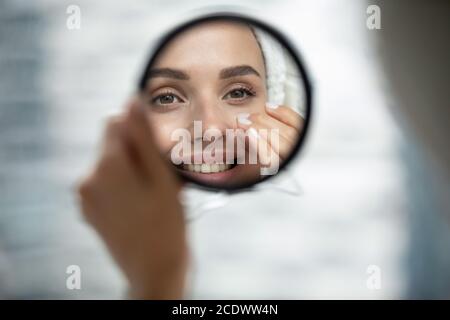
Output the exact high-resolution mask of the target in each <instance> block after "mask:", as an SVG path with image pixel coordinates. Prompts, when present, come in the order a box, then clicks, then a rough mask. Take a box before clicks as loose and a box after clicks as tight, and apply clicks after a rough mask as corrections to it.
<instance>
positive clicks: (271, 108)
mask: <svg viewBox="0 0 450 320" xmlns="http://www.w3.org/2000/svg"><path fill="white" fill-rule="evenodd" d="M266 111H267V113H268V114H269V115H271V116H272V117H274V118H275V119H278V120H279V121H281V122H283V123H285V124H287V125H288V126H290V127H292V128H295V129H296V130H298V131H301V129H302V127H303V123H304V119H303V118H302V117H301V116H300V115H299V114H298V113H297V112H295V111H294V110H293V109H292V108H289V107H287V106H276V105H273V104H269V103H268V104H266Z"/></svg>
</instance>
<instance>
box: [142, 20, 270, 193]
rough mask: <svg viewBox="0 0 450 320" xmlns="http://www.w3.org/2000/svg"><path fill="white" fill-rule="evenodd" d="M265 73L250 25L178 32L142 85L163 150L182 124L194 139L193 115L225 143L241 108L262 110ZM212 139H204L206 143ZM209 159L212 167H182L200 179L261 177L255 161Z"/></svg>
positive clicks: (235, 181)
mask: <svg viewBox="0 0 450 320" xmlns="http://www.w3.org/2000/svg"><path fill="white" fill-rule="evenodd" d="M265 78H266V74H265V67H264V60H263V56H262V53H261V49H260V47H259V45H258V42H257V40H256V38H255V36H254V34H253V32H252V30H251V29H250V27H249V26H247V25H244V24H239V23H235V22H210V23H203V24H200V25H197V26H194V27H192V28H190V29H188V30H187V31H184V32H182V33H180V34H179V35H177V37H176V38H174V39H172V40H171V41H170V42H169V43H167V44H166V45H165V47H164V49H163V51H162V52H161V53H160V54H159V55H158V57H157V59H156V61H155V63H154V64H153V65H152V68H151V71H150V72H149V78H148V82H147V86H146V88H145V91H144V98H145V102H146V104H147V106H148V119H149V121H150V122H151V125H152V128H153V130H154V133H155V138H156V143H157V144H158V146H159V148H160V149H161V150H162V153H163V154H165V155H167V157H168V158H169V159H170V153H171V150H172V148H173V147H174V145H175V144H176V143H177V141H173V140H172V139H171V135H172V133H173V132H174V131H175V130H178V129H187V130H189V132H190V133H191V134H192V137H193V138H192V140H191V143H192V145H193V144H194V121H201V129H202V130H203V132H204V131H205V130H208V129H217V130H219V131H220V132H221V133H222V135H223V138H224V149H226V143H225V141H226V137H225V136H226V134H225V130H226V129H237V121H236V120H237V116H238V114H241V113H249V114H250V113H252V114H253V113H258V112H264V108H265V103H266V83H265ZM198 124H199V123H198V122H197V125H198ZM209 143H210V142H202V144H203V148H205V146H206V145H207V144H209ZM192 150H194V148H192ZM230 151H232V150H224V152H230ZM246 163H247V162H246ZM207 165H211V167H208V168H207V167H205V166H203V168H200V170H201V169H203V170H201V171H200V172H198V170H199V166H198V165H197V167H196V166H194V165H189V166H187V165H186V166H178V169H179V170H183V173H184V174H187V175H190V176H192V177H193V178H194V179H196V180H201V181H203V182H206V183H208V184H212V185H214V184H216V185H224V184H226V185H229V186H232V185H238V184H241V183H243V182H246V181H249V180H253V181H255V180H258V177H259V173H260V172H259V165H257V164H253V165H252V164H238V165H225V164H224V165H220V166H214V165H213V164H207ZM200 167H201V165H200ZM205 168H206V169H205ZM217 170H220V172H217ZM202 171H205V172H202ZM208 171H209V172H208Z"/></svg>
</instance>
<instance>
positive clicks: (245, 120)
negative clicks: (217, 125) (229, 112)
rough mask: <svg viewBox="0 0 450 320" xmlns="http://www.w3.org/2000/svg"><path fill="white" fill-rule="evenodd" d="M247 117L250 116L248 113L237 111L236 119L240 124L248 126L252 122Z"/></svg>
mask: <svg viewBox="0 0 450 320" xmlns="http://www.w3.org/2000/svg"><path fill="white" fill-rule="evenodd" d="M248 117H250V113H239V114H238V115H237V120H238V122H239V123H240V124H243V125H244V126H249V125H251V124H252V122H251V121H250V119H249V118H248Z"/></svg>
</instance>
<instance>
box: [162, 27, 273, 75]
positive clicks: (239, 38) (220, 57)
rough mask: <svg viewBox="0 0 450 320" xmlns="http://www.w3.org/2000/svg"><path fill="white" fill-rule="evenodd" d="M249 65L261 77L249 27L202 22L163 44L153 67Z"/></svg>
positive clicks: (261, 68) (261, 67)
mask: <svg viewBox="0 0 450 320" xmlns="http://www.w3.org/2000/svg"><path fill="white" fill-rule="evenodd" d="M242 64H246V65H250V66H252V67H254V68H255V69H257V70H258V71H259V72H260V73H261V74H264V60H263V56H262V52H261V49H260V47H259V44H258V42H257V40H256V38H255V35H254V33H253V31H252V29H251V28H250V26H249V25H247V24H243V23H239V22H232V21H214V22H204V23H200V24H197V25H195V26H193V27H190V28H189V29H187V30H183V31H182V32H181V33H179V34H178V35H177V36H176V37H174V38H173V39H171V40H170V41H169V42H168V43H166V44H165V45H164V47H163V49H162V51H161V52H160V53H159V55H158V57H157V59H156V60H155V64H154V65H153V67H167V68H179V69H192V68H194V69H195V68H196V67H202V68H205V67H211V68H217V69H222V68H227V67H229V66H232V65H242Z"/></svg>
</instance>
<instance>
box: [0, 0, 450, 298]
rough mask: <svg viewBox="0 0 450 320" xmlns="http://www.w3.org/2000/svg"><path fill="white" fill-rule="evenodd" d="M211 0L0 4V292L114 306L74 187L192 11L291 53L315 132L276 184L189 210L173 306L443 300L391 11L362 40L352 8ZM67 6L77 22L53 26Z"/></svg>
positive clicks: (359, 6) (446, 193)
mask: <svg viewBox="0 0 450 320" xmlns="http://www.w3.org/2000/svg"><path fill="white" fill-rule="evenodd" d="M223 3H224V4H225V3H226V6H218V4H220V2H214V3H212V1H200V0H195V1H189V2H180V1H174V0H164V1H162V0H153V1H137V0H130V1H126V2H124V1H122V2H114V3H112V2H111V1H106V0H100V1H95V2H94V1H87V0H79V1H65V0H63V1H61V0H58V1H57V0H40V1H25V0H14V1H13V0H3V1H1V2H0V70H1V72H0V297H1V298H27V299H28V298H30V299H36V298H38V299H46V298H56V299H101V298H110V299H120V298H124V297H125V293H126V283H125V281H124V279H123V278H122V276H121V274H120V272H119V270H118V269H117V268H116V267H115V266H114V264H113V263H112V261H111V259H110V258H109V256H108V254H107V252H106V250H105V247H104V246H103V244H102V243H101V242H100V240H99V238H98V237H97V236H96V234H95V233H94V231H93V230H92V229H91V228H90V227H89V226H88V225H87V224H86V223H85V222H84V221H83V220H82V218H81V215H80V213H79V209H78V207H77V199H76V195H75V193H74V187H75V186H76V183H77V181H78V180H79V179H80V177H82V176H83V175H84V174H85V173H86V172H87V170H88V169H89V168H90V166H91V165H92V163H93V161H94V159H95V157H96V151H97V146H98V143H99V139H100V134H101V132H102V129H103V125H104V123H105V119H106V117H107V116H108V115H109V114H110V113H111V112H117V111H120V110H121V108H122V106H123V103H124V102H125V101H126V99H127V97H128V96H129V95H130V94H131V93H132V92H133V90H134V88H135V87H136V85H137V80H138V77H139V75H140V73H141V71H142V68H143V66H144V64H145V62H146V59H147V58H148V57H149V55H150V52H151V51H150V50H151V48H152V47H153V45H154V44H155V41H156V40H157V39H158V38H159V37H160V36H161V35H162V34H163V33H164V32H165V31H167V30H168V29H169V28H171V27H173V26H175V25H176V24H177V23H179V22H181V21H184V20H185V19H187V18H189V17H192V16H195V15H198V14H201V13H206V12H210V11H211V10H233V11H235V12H242V13H245V14H250V15H252V16H255V17H257V18H260V19H262V20H264V21H266V22H267V23H269V24H271V25H273V26H274V27H276V28H277V29H279V30H280V31H282V32H283V33H285V35H286V36H287V37H288V38H289V39H291V40H292V42H293V44H294V46H295V47H297V49H298V50H299V51H300V52H301V54H302V57H303V60H304V62H305V64H306V67H307V69H308V71H309V73H310V77H311V78H312V82H313V89H314V101H313V114H312V126H311V130H310V132H309V134H308V138H307V141H306V144H305V145H304V147H303V149H302V151H301V154H300V155H299V157H298V158H297V159H296V162H295V163H294V164H293V165H292V166H291V167H290V168H289V171H288V172H286V173H284V174H283V176H282V177H280V179H281V180H280V181H281V182H279V183H273V184H271V185H267V186H263V187H261V188H258V189H256V190H253V191H249V192H243V193H240V194H236V195H233V196H225V195H222V194H220V193H219V194H208V196H207V197H206V198H203V196H202V199H206V200H203V203H200V204H198V202H197V203H196V202H195V201H193V202H190V203H189V204H188V205H187V208H186V210H187V215H189V216H190V217H195V218H193V219H190V220H189V221H190V222H189V224H188V227H189V237H190V239H189V240H190V246H191V250H192V256H193V259H192V261H193V263H192V266H191V271H190V285H189V290H188V297H189V298H194V299H197V298H204V299H227V298H237V299H240V298H249V299H251V298H253V299H258V298H264V299H271V298H274V299H314V298H324V299H331V298H339V299H348V298H362V299H397V298H449V297H450V223H449V219H448V216H449V215H450V214H449V211H448V210H449V208H450V206H449V205H448V201H449V200H448V199H449V198H450V189H449V179H448V176H445V175H442V174H440V173H441V172H442V170H441V169H440V168H441V167H439V166H440V165H439V164H436V162H435V161H433V160H432V159H431V157H430V156H429V152H428V151H427V150H426V148H424V147H423V144H421V143H419V139H418V138H417V136H416V135H414V134H412V132H413V130H411V129H409V128H408V125H405V123H404V122H405V120H404V119H403V118H402V116H401V112H400V111H399V110H401V108H400V109H398V108H397V105H398V104H399V101H400V100H398V97H397V96H396V95H395V90H394V89H395V86H393V87H392V86H391V82H390V80H389V79H391V78H389V79H388V78H387V76H388V75H389V73H385V72H384V71H383V70H386V69H387V70H389V68H386V64H385V63H384V58H383V57H385V56H383V55H385V54H386V47H383V45H385V44H384V43H383V42H382V41H381V42H380V38H381V39H383V37H384V36H385V35H386V34H388V33H390V32H392V31H393V30H389V27H388V26H390V27H391V28H392V27H393V25H388V26H386V25H383V17H384V12H385V11H383V10H388V8H386V9H383V6H382V3H381V4H380V6H381V26H382V29H381V30H369V29H368V28H367V26H366V20H367V18H368V16H369V15H368V14H367V12H366V9H367V7H368V6H369V5H370V4H371V3H369V2H365V1H358V0H353V1H345V2H342V1H337V0H336V1H332V0H327V1H325V0H320V1H303V0H300V1H288V0H278V1H269V0H258V1H257V0H252V1H250V0H246V1H242V0H241V1H226V2H225V1H223ZM429 3H430V6H433V5H434V4H435V3H437V1H435V2H433V1H430V2H429ZM71 5H75V6H77V8H79V9H80V14H81V15H80V17H81V20H80V28H79V29H71V28H70V27H68V25H67V20H68V18H69V17H70V16H71V14H73V11H70V10H69V12H67V10H68V8H69V7H70V6H71ZM447 8H448V6H447ZM400 9H402V8H400ZM399 11H400V12H401V10H399ZM397 12H398V11H397ZM388 13H389V12H388ZM388 15H389V14H388ZM447 16H448V13H447ZM394 18H395V16H394ZM390 19H392V17H391V18H390ZM399 19H400V17H399ZM447 33H448V31H447ZM411 36H413V35H411ZM447 41H448V40H447ZM388 43H389V42H388ZM387 52H389V51H387ZM447 58H448V57H447ZM446 66H448V64H447V65H446ZM444 67H445V66H444ZM439 85H443V84H442V83H440V84H439ZM444 85H447V86H448V84H444ZM447 104H448V101H447ZM447 107H449V106H448V105H447ZM447 110H448V109H447ZM445 121H446V122H448V119H447V120H445ZM444 138H445V137H444ZM444 140H445V139H444ZM447 146H448V142H446V143H443V144H442V146H441V148H446V147H447ZM441 165H442V164H441ZM446 173H448V172H446ZM191 196H192V197H195V196H197V197H199V196H198V195H195V194H194V195H191ZM200 213H201V214H200ZM446 215H447V216H446ZM69 265H78V266H80V268H81V275H82V276H81V289H80V290H69V289H67V287H66V279H67V277H68V274H67V273H66V269H67V267H68V266H69ZM374 270H375V273H374ZM373 277H377V279H375V280H376V281H375V283H377V285H375V286H374V285H373V283H374V282H373V281H374V278H373Z"/></svg>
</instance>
